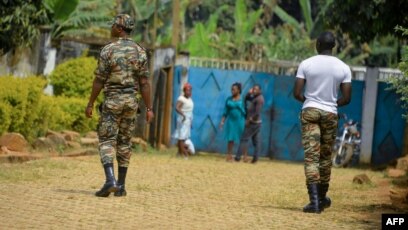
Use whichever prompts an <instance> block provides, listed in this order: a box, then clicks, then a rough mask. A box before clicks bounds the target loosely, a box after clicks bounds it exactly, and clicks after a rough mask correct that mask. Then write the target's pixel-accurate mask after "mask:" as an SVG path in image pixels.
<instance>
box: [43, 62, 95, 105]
mask: <svg viewBox="0 0 408 230" xmlns="http://www.w3.org/2000/svg"><path fill="white" fill-rule="evenodd" d="M96 66H97V61H96V59H95V58H93V57H79V58H74V59H70V60H68V61H66V62H64V63H62V64H60V65H58V66H57V67H56V68H55V69H54V71H52V73H51V74H50V76H49V77H50V80H51V85H53V87H54V95H56V96H66V97H81V98H84V97H88V96H89V94H90V93H91V88H92V81H93V79H94V74H93V73H94V71H95V69H96Z"/></svg>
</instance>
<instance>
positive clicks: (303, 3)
mask: <svg viewBox="0 0 408 230" xmlns="http://www.w3.org/2000/svg"><path fill="white" fill-rule="evenodd" d="M299 3H300V7H301V8H302V14H303V18H304V19H305V22H306V30H307V33H309V34H310V32H311V31H312V28H313V19H312V9H311V7H310V0H299Z"/></svg>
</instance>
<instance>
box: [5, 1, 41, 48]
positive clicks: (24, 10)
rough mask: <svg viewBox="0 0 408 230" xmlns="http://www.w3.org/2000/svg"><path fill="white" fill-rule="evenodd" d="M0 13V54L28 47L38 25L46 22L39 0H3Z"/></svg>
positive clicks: (37, 32) (36, 32) (36, 31)
mask: <svg viewBox="0 0 408 230" xmlns="http://www.w3.org/2000/svg"><path fill="white" fill-rule="evenodd" d="M0 15H1V18H0V55H3V54H5V53H7V52H9V51H10V50H14V49H16V48H18V47H29V46H30V45H31V44H32V42H33V41H34V40H35V39H36V38H37V37H38V35H39V34H40V32H39V29H38V26H40V25H44V24H46V23H47V22H48V17H47V11H46V9H45V7H44V5H43V4H42V1H41V0H13V1H11V0H3V1H1V2H0Z"/></svg>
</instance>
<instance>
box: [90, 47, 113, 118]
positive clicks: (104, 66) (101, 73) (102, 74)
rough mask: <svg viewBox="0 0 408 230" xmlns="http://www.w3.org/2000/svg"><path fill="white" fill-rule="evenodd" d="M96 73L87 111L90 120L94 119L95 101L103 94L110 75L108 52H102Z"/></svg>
mask: <svg viewBox="0 0 408 230" xmlns="http://www.w3.org/2000/svg"><path fill="white" fill-rule="evenodd" d="M94 73H95V78H94V80H93V83H92V91H91V96H90V97H89V101H88V105H87V106H86V109H85V115H86V116H87V117H89V118H90V117H92V110H93V106H94V103H95V100H96V98H97V97H98V95H99V93H100V92H101V90H102V88H103V85H104V82H105V81H106V79H107V77H108V75H109V73H110V67H109V60H108V57H107V52H106V51H105V50H102V51H101V55H100V57H99V59H98V66H97V68H96V70H95V72H94Z"/></svg>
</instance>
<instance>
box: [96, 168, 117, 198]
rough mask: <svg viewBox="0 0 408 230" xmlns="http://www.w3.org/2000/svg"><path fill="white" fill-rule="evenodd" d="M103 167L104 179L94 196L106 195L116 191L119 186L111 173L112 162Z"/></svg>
mask: <svg viewBox="0 0 408 230" xmlns="http://www.w3.org/2000/svg"><path fill="white" fill-rule="evenodd" d="M103 169H104V170H105V177H106V181H105V184H104V185H103V186H102V188H101V189H100V190H99V191H97V192H96V193H95V196H100V197H108V196H109V194H110V193H111V192H116V191H118V189H119V188H118V185H117V184H116V180H115V175H114V173H113V164H112V163H110V164H105V165H103Z"/></svg>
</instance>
